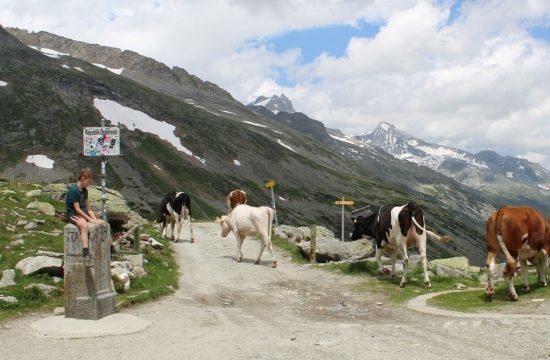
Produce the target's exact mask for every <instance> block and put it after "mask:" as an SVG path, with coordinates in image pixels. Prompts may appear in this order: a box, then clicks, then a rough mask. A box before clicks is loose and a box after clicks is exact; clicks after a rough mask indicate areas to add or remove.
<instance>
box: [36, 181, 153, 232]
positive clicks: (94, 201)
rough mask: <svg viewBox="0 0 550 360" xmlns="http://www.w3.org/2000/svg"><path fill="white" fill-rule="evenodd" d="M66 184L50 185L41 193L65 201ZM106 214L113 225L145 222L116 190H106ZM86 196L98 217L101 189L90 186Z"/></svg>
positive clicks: (99, 213)
mask: <svg viewBox="0 0 550 360" xmlns="http://www.w3.org/2000/svg"><path fill="white" fill-rule="evenodd" d="M68 186H69V185H68V184H50V185H47V186H46V187H44V189H43V193H45V194H49V195H50V197H52V198H53V199H56V200H63V199H65V194H66V193H67V189H68ZM106 192H107V214H108V216H109V223H111V224H115V225H124V224H128V223H129V222H132V224H143V223H145V222H146V220H145V219H143V218H142V217H141V216H140V215H139V214H138V213H136V212H135V211H133V210H132V209H130V207H128V205H127V204H126V200H125V199H124V196H122V194H121V193H120V192H118V191H116V190H113V189H109V188H107V191H106ZM88 196H89V198H90V205H91V206H92V208H93V209H94V211H95V212H96V214H97V215H98V216H100V215H101V187H100V186H90V187H89V188H88Z"/></svg>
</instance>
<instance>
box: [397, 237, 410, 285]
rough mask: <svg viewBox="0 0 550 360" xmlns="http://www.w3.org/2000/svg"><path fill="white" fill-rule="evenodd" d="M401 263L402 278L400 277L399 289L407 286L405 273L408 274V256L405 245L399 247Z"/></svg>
mask: <svg viewBox="0 0 550 360" xmlns="http://www.w3.org/2000/svg"><path fill="white" fill-rule="evenodd" d="M401 259H402V260H401V261H402V262H403V276H402V277H401V283H400V284H399V286H400V287H402V288H404V287H405V285H407V273H408V272H409V255H408V254H407V244H406V243H404V244H403V245H401Z"/></svg>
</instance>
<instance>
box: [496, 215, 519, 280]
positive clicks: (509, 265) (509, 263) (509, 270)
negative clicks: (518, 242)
mask: <svg viewBox="0 0 550 360" xmlns="http://www.w3.org/2000/svg"><path fill="white" fill-rule="evenodd" d="M501 210H502V208H500V209H499V210H498V212H497V215H496V216H495V221H494V226H495V228H494V235H496V239H497V243H498V246H499V248H500V251H502V253H503V254H504V257H505V258H506V267H505V268H504V271H503V273H504V274H508V275H510V276H511V275H513V274H514V273H515V272H516V270H517V262H516V259H514V257H513V256H512V255H511V254H510V252H509V251H508V248H507V247H506V244H505V243H504V237H503V236H502V234H501V232H502V231H499V230H501V229H502V226H503V225H502V221H506V219H503V218H504V217H505V216H500V212H501ZM522 241H525V239H524V238H522Z"/></svg>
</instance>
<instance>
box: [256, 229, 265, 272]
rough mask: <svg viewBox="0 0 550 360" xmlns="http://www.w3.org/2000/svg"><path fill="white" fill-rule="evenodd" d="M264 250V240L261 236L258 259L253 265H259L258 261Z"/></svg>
mask: <svg viewBox="0 0 550 360" xmlns="http://www.w3.org/2000/svg"><path fill="white" fill-rule="evenodd" d="M264 249H265V239H264V238H263V236H262V240H261V241H260V253H259V254H258V258H257V259H256V261H254V265H258V264H259V263H260V259H261V258H262V254H263V253H264Z"/></svg>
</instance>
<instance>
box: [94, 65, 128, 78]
mask: <svg viewBox="0 0 550 360" xmlns="http://www.w3.org/2000/svg"><path fill="white" fill-rule="evenodd" d="M92 65H95V66H97V67H98V68H101V69H105V70H109V71H110V72H112V73H115V74H117V75H120V74H122V71H123V70H124V68H120V69H113V68H110V67H108V66H105V65H103V64H97V63H93V64H92Z"/></svg>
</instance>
